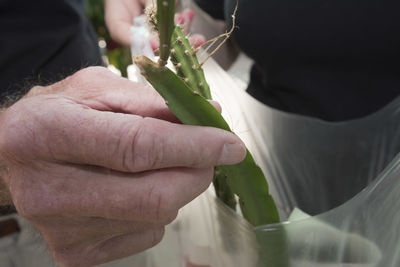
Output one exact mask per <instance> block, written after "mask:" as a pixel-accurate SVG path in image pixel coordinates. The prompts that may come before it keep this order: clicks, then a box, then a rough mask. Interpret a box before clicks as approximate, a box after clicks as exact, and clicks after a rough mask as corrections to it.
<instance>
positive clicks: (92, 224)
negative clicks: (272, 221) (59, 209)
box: [34, 216, 172, 246]
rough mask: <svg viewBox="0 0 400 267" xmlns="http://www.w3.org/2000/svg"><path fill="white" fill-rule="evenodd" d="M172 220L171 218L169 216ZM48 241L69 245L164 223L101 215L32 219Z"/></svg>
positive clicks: (129, 232)
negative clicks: (119, 218) (107, 217)
mask: <svg viewBox="0 0 400 267" xmlns="http://www.w3.org/2000/svg"><path fill="white" fill-rule="evenodd" d="M171 220H172V218H171ZM34 225H35V227H36V228H37V229H38V230H39V231H41V232H42V235H43V236H44V237H45V238H46V240H48V241H49V242H52V243H55V242H57V243H58V244H59V245H60V246H61V245H62V246H71V245H73V244H78V243H82V242H84V241H88V240H93V239H99V238H101V237H107V236H116V235H122V234H132V233H139V232H144V231H147V230H150V229H153V228H157V227H163V226H164V225H165V224H156V223H144V222H134V221H122V220H111V219H104V218H101V217H91V218H88V217H77V218H75V217H73V218H69V217H65V216H63V217H60V216H57V217H54V218H52V217H46V218H37V219H35V220H34Z"/></svg>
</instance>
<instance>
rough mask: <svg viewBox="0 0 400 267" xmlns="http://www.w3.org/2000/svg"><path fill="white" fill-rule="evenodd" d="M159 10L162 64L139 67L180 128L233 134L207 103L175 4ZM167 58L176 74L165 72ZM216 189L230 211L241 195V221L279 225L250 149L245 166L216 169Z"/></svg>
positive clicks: (142, 62)
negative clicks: (177, 23)
mask: <svg viewBox="0 0 400 267" xmlns="http://www.w3.org/2000/svg"><path fill="white" fill-rule="evenodd" d="M157 5H158V8H157V15H156V16H153V17H152V21H153V23H154V24H155V28H156V29H157V30H158V32H159V36H160V59H159V61H158V63H155V62H153V61H151V60H150V59H148V58H147V57H145V56H137V57H135V59H134V61H135V64H136V65H137V66H138V67H139V68H140V70H141V73H142V75H143V76H144V77H145V78H146V79H147V80H148V81H149V82H150V84H152V86H153V87H154V88H155V89H156V90H157V91H158V93H159V94H160V95H161V96H162V97H163V98H164V99H165V102H166V104H167V105H168V107H169V109H170V110H171V111H172V112H173V113H174V114H175V115H176V116H177V117H178V118H179V119H180V120H181V122H182V123H184V124H189V125H200V126H212V127H217V128H221V129H224V130H227V131H231V129H230V128H229V126H228V124H227V123H226V121H225V120H224V118H223V117H222V115H221V114H220V113H219V112H218V111H217V110H216V109H215V108H214V107H213V106H212V105H211V104H210V103H209V102H208V100H207V99H210V98H211V93H210V89H209V86H208V83H207V81H206V79H205V76H204V72H203V70H202V68H201V64H199V61H198V59H197V57H196V54H195V51H193V49H192V47H191V46H190V44H189V41H188V40H187V38H186V36H185V35H184V34H183V33H182V31H181V29H180V28H179V27H178V26H175V25H174V21H173V18H174V14H175V0H157ZM169 56H171V61H172V62H173V64H174V66H175V68H176V71H177V74H175V73H174V72H172V71H171V70H170V69H168V68H167V67H165V64H166V62H167V60H168V58H169ZM214 186H215V188H216V193H217V196H218V197H220V198H221V199H222V200H223V201H224V202H225V203H226V204H227V205H228V206H230V207H232V208H234V207H235V206H236V201H235V197H234V194H235V195H237V196H238V198H239V205H240V208H241V210H242V213H243V216H244V218H246V219H247V221H249V222H250V223H251V224H252V225H254V226H258V225H263V224H271V223H277V222H279V215H278V211H277V208H276V205H275V202H274V200H273V198H272V197H271V195H270V194H269V189H268V183H267V180H266V179H265V176H264V174H263V172H262V170H261V168H260V167H259V166H257V164H256V163H255V161H254V159H253V157H252V155H251V154H250V152H249V151H248V150H247V154H246V157H245V159H244V160H243V161H242V162H240V163H238V164H235V165H230V166H218V167H216V169H215V179H214Z"/></svg>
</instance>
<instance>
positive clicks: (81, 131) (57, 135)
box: [6, 99, 246, 172]
mask: <svg viewBox="0 0 400 267" xmlns="http://www.w3.org/2000/svg"><path fill="white" fill-rule="evenodd" d="M47 102H48V103H47ZM40 103H43V102H42V101H40ZM44 103H47V104H46V105H41V106H38V107H37V108H36V110H35V113H34V114H30V115H31V116H32V117H26V118H25V119H24V120H25V121H27V124H28V125H29V127H32V128H29V127H28V126H27V127H28V128H29V132H27V133H26V134H27V135H28V136H27V137H26V138H18V137H16V138H14V139H13V136H12V135H13V134H12V133H10V134H9V135H10V140H8V143H7V144H6V145H7V146H11V148H10V149H15V148H18V149H20V150H21V153H24V154H25V155H26V153H30V157H33V158H35V159H36V158H40V159H45V160H50V161H57V162H59V161H62V162H70V163H77V164H88V165H96V166H102V167H107V168H110V169H114V170H119V171H126V172H138V171H144V170H154V169H160V168H167V167H199V168H204V167H212V166H216V165H227V164H235V163H238V162H240V161H241V160H242V159H243V158H244V156H245V153H246V150H245V146H244V144H243V143H242V141H241V140H240V139H239V138H238V137H237V136H236V135H234V134H232V133H230V132H227V131H224V130H221V129H216V128H212V127H200V126H188V125H181V124H175V123H170V122H167V121H162V120H158V119H153V118H142V117H139V116H135V115H130V114H120V113H112V112H100V111H97V110H93V109H88V108H87V107H85V106H80V105H77V104H76V103H74V102H72V101H68V100H65V99H61V100H58V101H56V100H54V99H51V101H45V102H44ZM49 111H53V112H49ZM31 113H32V112H31ZM28 121H30V122H28ZM16 123H18V124H19V125H18V126H17V127H18V129H20V128H21V126H20V122H18V121H16ZM14 128H15V127H14ZM32 132H33V133H32ZM35 136H40V138H36V139H35V140H32V138H35ZM21 140H24V142H21ZM32 142H33V143H34V144H35V145H32ZM13 146H16V147H13Z"/></svg>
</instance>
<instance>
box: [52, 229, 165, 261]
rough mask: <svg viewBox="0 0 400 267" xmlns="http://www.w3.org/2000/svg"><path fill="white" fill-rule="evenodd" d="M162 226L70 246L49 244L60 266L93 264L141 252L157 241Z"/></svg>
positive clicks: (160, 234) (161, 231) (161, 234)
mask: <svg viewBox="0 0 400 267" xmlns="http://www.w3.org/2000/svg"><path fill="white" fill-rule="evenodd" d="M163 235H164V228H155V229H151V230H148V231H146V232H141V233H135V234H130V235H120V236H115V237H112V238H108V239H103V240H91V241H88V242H85V243H83V244H80V245H75V246H71V247H54V246H49V249H50V251H51V253H52V254H53V257H54V258H55V260H56V262H57V263H59V264H61V266H78V267H79V266H82V267H84V266H93V265H98V264H102V263H106V262H109V261H112V260H115V259H120V258H124V257H127V256H129V255H132V254H135V253H138V252H141V251H143V250H146V249H148V248H151V247H153V246H155V245H156V244H157V243H159V242H160V241H161V239H162V236H163Z"/></svg>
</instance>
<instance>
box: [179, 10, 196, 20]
mask: <svg viewBox="0 0 400 267" xmlns="http://www.w3.org/2000/svg"><path fill="white" fill-rule="evenodd" d="M182 13H183V14H184V15H185V16H186V17H187V18H188V19H189V21H192V19H193V17H194V11H193V10H191V9H185V10H183V12H182Z"/></svg>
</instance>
